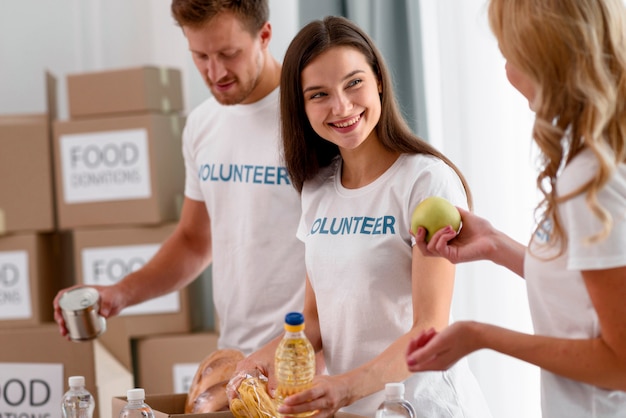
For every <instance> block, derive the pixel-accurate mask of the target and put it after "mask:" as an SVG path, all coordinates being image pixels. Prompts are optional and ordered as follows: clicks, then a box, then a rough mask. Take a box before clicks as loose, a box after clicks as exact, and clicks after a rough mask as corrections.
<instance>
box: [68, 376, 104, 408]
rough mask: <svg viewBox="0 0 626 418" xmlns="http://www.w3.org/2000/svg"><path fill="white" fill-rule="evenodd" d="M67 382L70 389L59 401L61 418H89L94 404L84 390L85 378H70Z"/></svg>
mask: <svg viewBox="0 0 626 418" xmlns="http://www.w3.org/2000/svg"><path fill="white" fill-rule="evenodd" d="M67 380H68V385H69V387H70V388H69V389H68V391H67V392H65V394H64V395H63V400H62V401H61V412H62V413H63V418H91V417H92V416H93V410H94V409H95V407H96V402H95V400H94V398H93V396H92V395H91V393H89V391H88V390H87V389H86V388H85V377H84V376H70V377H69V379H67Z"/></svg>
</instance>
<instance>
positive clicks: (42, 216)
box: [0, 74, 97, 417]
mask: <svg viewBox="0 0 626 418" xmlns="http://www.w3.org/2000/svg"><path fill="white" fill-rule="evenodd" d="M46 90H47V106H46V108H47V110H46V112H45V113H42V114H30V115H3V116H0V347H2V348H1V349H0V353H1V354H0V388H1V391H0V415H2V416H50V417H53V416H59V415H60V406H59V405H60V404H59V402H60V399H61V396H62V395H63V392H64V391H65V388H66V385H67V378H68V377H69V376H71V375H77V374H80V375H83V376H85V381H86V384H87V386H88V387H89V388H90V389H91V390H95V387H96V376H95V360H94V347H93V343H91V342H89V343H85V344H73V343H71V342H68V341H66V340H65V339H63V338H61V337H60V336H59V331H58V328H57V326H56V324H54V322H53V312H52V300H53V299H54V296H55V294H56V293H57V292H58V291H59V290H60V289H61V288H62V287H63V286H65V285H69V284H71V274H72V273H71V270H72V268H71V264H70V263H69V262H68V260H67V257H66V251H65V249H64V239H63V234H62V233H61V232H60V231H59V230H58V228H57V223H56V216H55V190H54V183H53V179H54V169H53V162H52V152H51V150H52V142H51V129H52V123H53V121H54V120H55V119H56V106H55V103H56V79H55V78H54V77H53V76H52V75H50V74H47V75H46ZM96 396H97V394H96ZM96 417H97V415H96Z"/></svg>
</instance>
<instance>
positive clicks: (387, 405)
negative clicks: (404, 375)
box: [376, 383, 416, 418]
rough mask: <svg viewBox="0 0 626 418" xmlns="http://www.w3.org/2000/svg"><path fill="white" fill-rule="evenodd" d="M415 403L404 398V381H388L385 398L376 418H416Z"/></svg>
mask: <svg viewBox="0 0 626 418" xmlns="http://www.w3.org/2000/svg"><path fill="white" fill-rule="evenodd" d="M415 415H416V414H415V409H414V408H413V405H411V404H410V403H409V401H407V400H406V399H404V383H387V384H386V385H385V400H384V401H383V402H382V403H381V404H380V406H379V407H378V409H377V410H376V418H415Z"/></svg>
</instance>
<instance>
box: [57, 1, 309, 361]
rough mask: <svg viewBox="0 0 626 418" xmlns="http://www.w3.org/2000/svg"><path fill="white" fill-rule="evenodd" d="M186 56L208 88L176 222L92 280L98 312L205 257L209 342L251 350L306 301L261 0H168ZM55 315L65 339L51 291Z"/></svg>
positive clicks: (195, 269)
mask: <svg viewBox="0 0 626 418" xmlns="http://www.w3.org/2000/svg"><path fill="white" fill-rule="evenodd" d="M172 14H173V16H174V18H175V19H176V21H177V23H178V24H179V25H180V27H181V28H182V30H183V32H184V34H185V37H186V38H187V41H188V44H189V50H190V51H191V54H192V57H193V60H194V63H195V64H196V67H197V68H198V71H199V72H200V74H201V75H202V77H203V79H204V81H205V83H206V84H207V86H208V87H209V89H210V90H211V93H212V95H213V97H211V98H210V99H208V100H206V101H205V102H204V103H202V104H201V105H199V106H198V107H197V108H195V109H194V110H193V111H192V112H191V113H190V115H189V117H188V119H187V124H186V126H185V130H184V133H183V155H184V159H185V168H186V181H185V199H184V203H183V207H182V213H181V217H180V221H179V223H178V226H177V228H176V230H175V231H174V232H173V234H172V235H171V236H170V237H169V238H168V239H167V240H166V241H165V242H164V243H163V245H162V246H161V248H160V250H159V251H158V252H157V254H156V255H155V256H154V257H153V258H152V259H151V260H150V261H149V262H148V263H147V264H146V265H145V266H144V267H143V268H141V269H140V270H138V271H136V272H134V273H131V274H129V275H128V276H126V277H125V278H124V279H123V280H121V281H119V282H118V283H116V284H114V285H112V286H94V287H96V288H97V289H98V291H99V293H100V297H101V302H100V314H101V315H103V316H104V317H111V316H113V315H117V314H119V312H120V311H121V310H122V309H124V308H126V307H128V306H131V305H135V304H138V303H140V302H143V301H146V300H149V299H153V298H155V297H157V296H161V295H164V294H167V293H169V292H172V291H174V290H177V289H180V288H182V287H184V286H186V285H188V284H189V283H191V282H192V281H193V280H194V279H195V278H196V277H198V275H199V274H200V273H201V272H202V271H204V270H205V269H206V268H207V267H208V266H209V264H211V263H213V264H212V267H213V297H214V303H215V307H216V312H217V315H218V318H219V329H220V336H219V341H218V348H235V349H238V350H241V351H243V352H244V353H246V354H247V353H250V352H252V351H254V350H256V349H257V348H259V347H261V346H262V345H263V344H265V343H266V342H268V341H269V340H271V339H272V338H274V337H275V336H277V335H278V334H280V333H281V332H282V325H283V318H284V315H285V313H287V312H289V311H292V310H301V309H302V305H303V300H304V284H305V271H304V247H303V244H302V243H301V242H300V241H299V240H298V239H297V238H296V229H297V225H298V220H299V218H300V201H299V196H298V193H297V191H296V190H295V189H294V188H293V187H292V185H291V183H290V181H289V179H288V177H287V174H286V169H285V168H284V167H283V165H282V158H281V149H282V148H281V142H280V132H279V111H278V84H279V79H280V71H281V65H280V63H279V62H278V61H277V60H276V59H275V58H274V57H272V55H271V54H270V52H269V49H268V46H269V42H270V39H271V36H272V28H271V25H270V23H269V22H268V19H269V7H268V4H267V1H266V0H263V1H258V0H256V1H255V0H244V1H232V2H224V1H215V0H173V1H172ZM63 292H64V291H61V292H60V293H59V295H57V298H56V299H55V302H54V306H55V319H56V321H57V322H58V324H59V326H60V332H61V334H62V335H64V336H67V329H66V327H65V323H64V321H63V318H62V315H61V312H60V309H59V306H58V299H59V297H60V294H62V293H63Z"/></svg>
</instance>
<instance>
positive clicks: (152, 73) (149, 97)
mask: <svg viewBox="0 0 626 418" xmlns="http://www.w3.org/2000/svg"><path fill="white" fill-rule="evenodd" d="M182 91H183V89H182V81H181V72H180V70H177V69H174V68H163V67H154V66H144V67H137V68H124V69H115V70H108V71H96V72H87V73H80V74H70V75H68V76H67V92H68V105H69V114H70V118H71V119H75V118H84V117H89V118H93V117H100V116H107V117H108V116H113V115H116V114H123V113H133V112H140V113H141V112H162V113H170V112H178V111H180V110H182V109H183V93H182Z"/></svg>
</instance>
